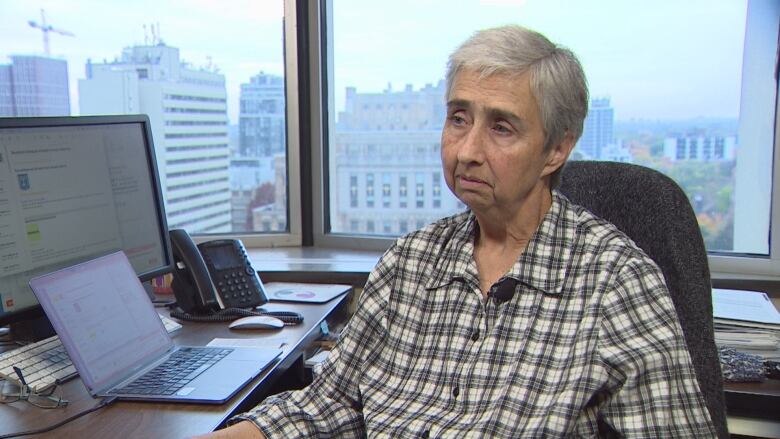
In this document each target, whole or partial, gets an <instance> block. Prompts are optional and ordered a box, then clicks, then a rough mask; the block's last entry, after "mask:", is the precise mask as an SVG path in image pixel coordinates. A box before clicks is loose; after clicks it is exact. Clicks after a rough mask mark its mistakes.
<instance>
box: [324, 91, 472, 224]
mask: <svg viewBox="0 0 780 439" xmlns="http://www.w3.org/2000/svg"><path fill="white" fill-rule="evenodd" d="M444 118H445V106H444V83H443V82H439V83H438V84H437V85H436V86H432V85H426V86H425V87H423V88H421V89H419V90H417V91H415V90H413V89H412V86H411V85H407V86H406V87H405V89H404V90H403V91H398V92H396V91H393V90H392V88H391V87H389V86H388V88H387V89H386V90H384V91H383V92H381V93H358V92H357V90H356V89H355V88H353V87H348V88H347V89H346V101H345V110H344V111H343V112H341V113H339V118H338V122H337V129H336V133H335V141H336V142H335V146H336V148H335V154H334V160H333V163H332V164H331V188H332V189H335V190H337V192H336V194H335V197H334V200H333V201H335V202H334V204H332V205H331V209H332V215H331V229H332V230H333V231H334V232H335V233H339V232H346V233H366V234H377V235H397V234H404V233H407V232H409V231H412V230H414V229H417V228H420V227H422V226H424V225H425V224H427V223H429V222H431V221H433V220H435V219H437V218H440V217H442V216H445V215H447V214H449V213H452V212H455V211H457V210H459V209H462V208H463V205H462V204H460V202H459V201H458V200H457V199H456V198H455V197H454V196H452V194H451V193H450V191H449V189H448V188H447V185H446V182H445V181H444V176H443V174H442V170H441V159H440V156H439V149H440V138H441V129H442V125H443V123H444Z"/></svg>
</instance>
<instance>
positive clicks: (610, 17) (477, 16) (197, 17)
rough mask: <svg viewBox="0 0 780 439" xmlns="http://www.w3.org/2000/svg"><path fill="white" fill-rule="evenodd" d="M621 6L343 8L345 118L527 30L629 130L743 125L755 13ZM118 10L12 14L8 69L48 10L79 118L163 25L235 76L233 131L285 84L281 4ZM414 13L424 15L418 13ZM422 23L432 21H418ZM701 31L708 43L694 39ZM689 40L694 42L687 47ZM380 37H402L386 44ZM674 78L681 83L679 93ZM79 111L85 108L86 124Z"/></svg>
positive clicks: (35, 8)
mask: <svg viewBox="0 0 780 439" xmlns="http://www.w3.org/2000/svg"><path fill="white" fill-rule="evenodd" d="M365 3H370V4H365ZM609 3H610V5H611V6H610V7H609V8H608V10H610V14H603V13H598V11H594V9H595V8H593V7H592V5H590V6H589V3H588V2H562V1H559V0H556V1H552V2H550V1H546V2H541V1H538V0H527V1H512V0H482V1H463V2H459V3H458V8H457V10H456V11H454V13H453V14H450V15H448V16H447V18H446V19H442V20H429V19H427V18H426V17H430V16H434V17H435V16H443V15H442V12H443V11H446V9H443V8H444V6H445V5H447V3H436V2H410V1H406V0H404V1H399V2H396V3H394V5H393V7H392V8H390V7H388V8H384V9H380V8H378V7H377V5H376V4H375V3H371V2H364V3H361V2H344V1H340V2H336V3H335V5H334V9H335V11H334V16H335V18H334V21H335V23H334V41H335V48H334V53H335V57H336V59H335V62H334V69H335V74H334V76H335V78H334V81H335V95H336V96H334V99H335V103H336V110H337V111H340V110H341V109H343V101H344V94H345V90H346V87H355V88H356V89H357V91H358V92H361V93H364V92H381V91H382V90H384V89H385V88H387V85H388V84H391V85H392V87H393V89H403V88H404V87H405V86H406V84H412V85H413V86H414V88H420V87H423V86H424V85H425V84H428V83H430V84H435V83H436V82H438V80H439V79H440V78H442V77H443V74H444V67H445V63H446V55H447V54H448V53H450V52H451V51H452V49H453V48H454V46H455V45H456V44H457V43H459V42H460V41H462V40H463V39H465V38H466V37H467V36H468V35H469V34H470V33H471V32H472V30H473V29H476V28H482V27H488V26H494V25H498V24H503V23H508V22H515V23H519V24H524V25H528V26H529V27H532V28H535V29H537V30H540V31H542V32H544V33H545V34H546V35H548V36H549V37H550V38H551V39H553V40H555V41H559V42H561V43H562V44H564V45H567V46H569V47H570V48H571V49H572V50H574V51H575V53H577V54H578V56H579V57H580V58H581V60H582V61H583V64H584V65H585V69H586V73H587V74H588V79H589V83H590V88H591V94H592V95H593V96H600V97H608V98H610V100H611V101H612V102H613V105H614V106H615V108H620V109H621V110H620V112H618V113H616V115H615V117H616V120H617V121H621V120H630V119H651V120H653V119H681V118H696V117H708V118H711V117H715V118H720V117H729V118H730V117H737V116H738V112H739V100H740V80H741V71H740V68H741V62H742V46H741V42H742V41H743V37H741V33H742V32H743V30H744V17H745V3H743V2H718V3H716V4H711V3H709V2H704V1H700V0H696V1H690V2H685V4H682V5H681V4H679V2H673V1H668V0H664V1H657V2H653V4H652V10H648V11H644V10H642V11H641V13H639V12H638V11H637V10H636V7H640V6H642V4H641V3H638V2H633V1H629V2H622V1H616V0H615V1H610V2H609ZM117 4H118V3H117V2H115V1H107V2H95V1H94V0H82V1H75V0H74V1H73V2H69V3H67V4H66V3H63V2H57V1H51V0H42V1H40V2H34V3H33V2H7V3H5V4H4V13H3V18H2V22H3V26H0V38H2V40H3V41H4V42H6V44H4V45H3V48H0V64H2V63H7V62H8V56H10V55H14V54H42V52H43V43H42V36H41V31H40V30H38V29H34V28H32V27H30V26H29V25H28V24H27V21H28V20H35V21H39V20H40V9H41V8H43V9H45V10H46V15H47V22H48V23H49V24H51V25H52V26H54V27H55V28H58V29H62V30H66V31H69V32H72V33H73V34H74V36H64V35H56V34H54V35H51V36H50V37H51V38H50V39H51V48H52V49H51V51H52V54H53V56H56V57H62V56H63V55H64V58H65V59H67V61H68V68H69V76H70V84H71V101H72V102H73V103H74V107H76V105H75V104H76V100H75V97H76V96H77V93H78V91H77V88H76V85H75V84H76V83H77V82H78V79H81V78H83V76H84V73H83V72H84V68H85V64H86V60H87V59H92V60H93V61H94V62H102V61H103V60H104V59H105V60H108V61H110V60H112V59H114V58H115V57H117V56H119V55H120V54H121V51H122V49H124V48H125V47H131V46H133V45H143V44H144V42H145V40H146V41H149V40H150V38H151V30H150V29H151V27H152V25H155V26H159V30H160V35H159V37H160V38H161V39H162V41H164V42H165V43H166V44H168V45H170V46H173V47H178V48H179V49H180V50H181V52H182V59H183V60H185V61H187V62H190V63H191V64H192V65H193V66H194V67H205V66H207V65H208V64H209V63H211V64H212V66H216V67H217V68H219V70H220V72H221V73H223V74H225V77H226V81H227V84H226V85H227V92H228V115H229V120H230V123H231V125H232V124H236V123H237V121H238V105H239V103H238V101H239V96H240V84H241V83H244V82H247V81H249V78H251V77H252V76H253V75H255V74H257V73H259V72H261V71H262V72H265V73H268V74H274V75H283V74H284V66H283V64H282V17H283V10H282V9H283V3H282V2H281V1H278V2H262V5H259V4H258V2H250V1H240V2H234V3H233V4H232V7H231V8H225V7H224V6H223V5H222V4H221V3H219V2H214V1H208V0H198V1H191V2H186V1H183V0H175V1H168V2H154V3H152V2H151V1H146V0H144V1H138V2H133V3H132V4H127V3H122V5H121V8H122V13H121V20H120V21H119V22H117V21H115V20H105V19H98V17H100V18H103V17H114V16H117V15H118V14H117V12H116V9H118V7H117ZM412 7H413V8H414V9H412V10H414V11H415V13H414V14H409V13H408V11H409V10H410V9H408V8H412ZM672 7H673V8H675V9H674V11H675V12H674V13H672V12H671V10H672V9H671V8H672ZM183 10H186V11H187V13H186V14H183V13H182V11H183ZM84 11H88V12H87V14H86V15H85V13H84ZM150 11H153V12H151V13H150ZM380 11H381V13H382V16H383V19H382V20H376V23H373V25H372V26H371V28H372V30H371V32H372V33H373V34H374V35H367V34H366V31H365V25H362V28H361V27H360V25H359V24H358V23H351V21H352V20H351V18H357V17H363V19H364V20H365V19H370V17H376V16H377V14H378V13H379V12H380ZM450 12H452V11H450ZM90 17H92V18H90ZM419 19H425V20H426V21H425V22H420V21H415V20H419ZM356 21H360V20H356ZM206 23H207V24H206ZM735 23H737V24H740V25H739V26H735ZM415 26H416V27H417V28H418V29H419V28H421V27H423V26H424V27H425V29H426V32H425V33H426V35H430V38H428V36H426V44H425V46H424V48H423V49H420V48H417V47H414V49H416V50H410V47H412V46H414V44H413V43H414V41H415V40H414V38H415V37H414V35H416V34H415V33H414V32H410V33H409V35H410V36H411V38H412V40H409V39H403V38H398V37H397V35H398V29H399V28H400V29H411V28H414V27H415ZM691 26H695V27H696V28H697V32H694V33H693V34H691V33H690V27H691ZM144 28H145V29H144ZM237 28H238V29H243V30H247V29H249V32H248V33H247V32H246V31H243V32H242V35H249V36H250V38H241V39H236V38H233V37H231V35H234V34H235V29H237ZM659 29H663V31H662V32H660V31H659ZM683 31H685V32H686V34H685V35H687V36H689V38H679V32H683ZM145 32H146V35H145ZM376 34H384V35H394V38H382V39H381V41H380V40H379V39H377V38H376V36H378V35H376ZM619 35H620V36H621V37H618V36H619ZM622 35H626V36H625V37H622ZM254 36H256V37H254ZM651 43H652V44H651ZM607 49H608V50H607ZM377 72H382V73H383V74H382V75H378V74H377ZM670 75H671V76H674V78H676V81H674V82H669V80H668V77H669V76H670ZM713 90H717V91H718V92H717V93H713V92H712V91H713ZM78 111H79V110H78V108H73V113H74V114H78Z"/></svg>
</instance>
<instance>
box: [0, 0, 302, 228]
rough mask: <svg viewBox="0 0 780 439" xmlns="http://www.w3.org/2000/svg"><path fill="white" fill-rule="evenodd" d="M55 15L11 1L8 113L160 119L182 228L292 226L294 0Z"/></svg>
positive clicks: (83, 5)
mask: <svg viewBox="0 0 780 439" xmlns="http://www.w3.org/2000/svg"><path fill="white" fill-rule="evenodd" d="M45 7H46V9H45V10H41V9H39V7H38V4H37V3H30V2H21V1H18V2H5V3H4V4H3V13H2V16H1V17H0V40H1V41H3V42H4V43H3V44H2V46H1V47H0V116H60V115H92V114H132V113H145V114H148V115H149V117H150V119H151V121H152V126H153V136H154V143H155V147H156V150H157V162H158V166H159V168H160V179H161V185H162V188H163V193H164V198H165V206H166V210H167V214H168V225H169V226H170V227H171V228H185V229H187V230H188V231H189V232H190V233H195V234H210V233H234V232H235V233H245V232H261V233H262V232H280V231H281V232H284V231H287V230H289V225H288V218H287V210H288V209H287V205H288V203H287V193H286V188H287V160H286V157H287V143H286V117H285V106H286V105H285V79H284V78H285V72H284V57H283V42H284V40H283V29H282V26H283V18H284V3H283V0H273V1H264V2H253V1H248V0H246V1H236V2H231V5H230V7H225V6H224V5H223V4H221V3H219V2H194V3H191V4H190V3H188V4H187V5H186V7H183V5H182V4H181V3H179V2H166V1H158V2H150V1H138V2H102V1H97V0H84V1H74V2H66V3H58V2H54V3H51V2H50V3H46V6H45ZM237 29H240V30H241V31H240V32H237V31H236V30H237Z"/></svg>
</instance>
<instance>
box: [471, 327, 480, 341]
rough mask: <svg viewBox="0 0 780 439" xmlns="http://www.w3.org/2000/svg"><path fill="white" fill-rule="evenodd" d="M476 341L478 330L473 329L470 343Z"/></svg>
mask: <svg viewBox="0 0 780 439" xmlns="http://www.w3.org/2000/svg"><path fill="white" fill-rule="evenodd" d="M477 340H479V329H475V330H474V332H472V333H471V341H477Z"/></svg>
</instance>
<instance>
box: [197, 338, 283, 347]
mask: <svg viewBox="0 0 780 439" xmlns="http://www.w3.org/2000/svg"><path fill="white" fill-rule="evenodd" d="M288 342H289V340H288V338H287V337H254V338H215V339H214V340H211V341H210V342H209V344H207V345H206V346H209V347H223V348H224V347H233V348H236V347H244V348H272V349H284V348H285V347H286V346H287V344H288Z"/></svg>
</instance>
